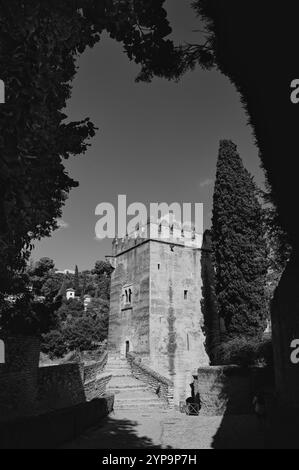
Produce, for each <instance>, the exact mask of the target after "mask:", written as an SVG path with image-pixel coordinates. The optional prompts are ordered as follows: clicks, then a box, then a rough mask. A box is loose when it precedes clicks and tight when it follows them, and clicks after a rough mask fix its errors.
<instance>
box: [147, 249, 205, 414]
mask: <svg viewBox="0 0 299 470" xmlns="http://www.w3.org/2000/svg"><path fill="white" fill-rule="evenodd" d="M149 243H150V264H151V265H150V367H151V368H152V369H154V370H156V371H157V372H159V373H160V374H162V375H163V376H166V377H168V378H169V379H170V380H171V381H173V382H174V389H175V397H174V400H175V403H176V405H177V406H178V404H179V401H180V400H185V399H186V398H187V397H188V396H189V395H188V393H189V390H190V383H191V382H192V378H193V374H194V372H196V370H197V367H198V366H199V365H203V366H207V365H208V364H209V358H208V355H207V353H206V351H205V346H204V344H205V338H204V335H203V331H202V327H203V315H202V312H201V305H200V301H201V296H202V293H201V287H202V280H201V251H200V249H194V248H190V247H188V246H184V245H179V244H177V245H171V244H168V243H162V242H157V241H155V240H153V241H150V242H149Z"/></svg>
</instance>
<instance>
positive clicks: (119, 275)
mask: <svg viewBox="0 0 299 470" xmlns="http://www.w3.org/2000/svg"><path fill="white" fill-rule="evenodd" d="M149 265H150V251H149V245H148V243H143V244H141V245H138V246H136V247H135V248H131V249H129V250H128V251H125V252H124V253H121V254H119V255H118V256H117V259H116V260H115V270H114V271H113V273H112V277H111V292H110V313H109V334H108V350H109V355H111V356H114V355H115V356H119V355H122V356H124V355H125V348H126V342H127V341H128V342H129V348H130V351H134V352H137V353H138V354H140V355H142V356H146V355H149V275H150V271H149ZM124 286H131V289H132V291H133V293H132V294H133V296H132V305H131V306H127V307H125V306H122V289H123V287H124ZM123 307H125V308H123Z"/></svg>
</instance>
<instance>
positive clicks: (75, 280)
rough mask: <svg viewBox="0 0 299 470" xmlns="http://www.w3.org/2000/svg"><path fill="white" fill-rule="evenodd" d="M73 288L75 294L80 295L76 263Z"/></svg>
mask: <svg viewBox="0 0 299 470" xmlns="http://www.w3.org/2000/svg"><path fill="white" fill-rule="evenodd" d="M74 290H75V295H77V296H80V286H79V270H78V266H77V265H76V267H75V276H74Z"/></svg>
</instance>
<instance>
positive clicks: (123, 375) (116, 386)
mask: <svg viewBox="0 0 299 470" xmlns="http://www.w3.org/2000/svg"><path fill="white" fill-rule="evenodd" d="M105 373H108V374H111V375H112V377H111V380H110V382H109V384H108V386H107V392H108V393H113V394H114V397H115V398H114V409H115V410H136V409H138V410H146V409H159V410H161V409H165V408H166V407H167V405H166V404H165V403H164V402H163V400H161V399H159V397H158V396H157V395H155V394H154V393H153V392H151V391H150V390H148V389H147V387H146V385H145V384H144V383H143V382H141V381H140V380H138V379H136V378H135V377H134V376H133V374H132V371H131V367H130V365H129V364H128V362H127V360H126V359H121V358H109V359H108V363H107V365H106V368H105Z"/></svg>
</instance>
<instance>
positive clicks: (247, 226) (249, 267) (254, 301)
mask: <svg viewBox="0 0 299 470" xmlns="http://www.w3.org/2000/svg"><path fill="white" fill-rule="evenodd" d="M212 237H213V257H214V263H215V282H216V286H215V287H216V296H217V301H218V309H219V314H220V317H222V318H223V319H224V322H225V326H226V331H227V333H228V335H229V336H230V337H235V336H247V337H253V336H258V335H261V334H262V333H263V331H264V330H265V327H266V318H267V303H266V295H265V285H266V274H267V245H266V240H265V233H264V224H263V212H262V207H261V205H260V203H259V200H258V196H257V187H256V186H255V183H254V182H253V178H252V176H251V175H250V174H249V172H248V171H247V170H246V169H245V168H244V166H243V163H242V160H241V158H240V156H239V154H238V152H237V147H236V145H235V144H234V143H233V142H231V141H227V140H224V141H221V142H220V150H219V157H218V162H217V172H216V182H215V189H214V196H213V218H212Z"/></svg>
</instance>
